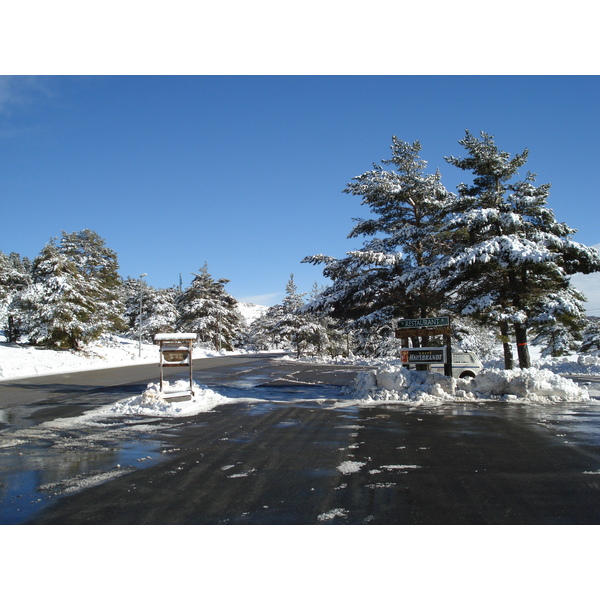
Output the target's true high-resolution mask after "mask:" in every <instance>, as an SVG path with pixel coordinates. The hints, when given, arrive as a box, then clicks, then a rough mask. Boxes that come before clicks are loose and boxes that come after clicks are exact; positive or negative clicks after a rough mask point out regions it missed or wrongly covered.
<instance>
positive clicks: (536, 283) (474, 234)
mask: <svg viewBox="0 0 600 600" xmlns="http://www.w3.org/2000/svg"><path fill="white" fill-rule="evenodd" d="M459 144H460V145H461V146H462V147H463V148H464V149H465V150H466V153H467V156H466V157H455V156H447V157H444V158H445V160H446V161H447V162H448V163H449V164H451V165H453V166H455V167H458V168H459V169H461V170H463V171H465V172H469V173H470V174H471V175H472V182H471V183H461V184H460V185H459V186H458V188H457V193H453V192H450V191H449V190H448V189H446V187H445V186H444V185H443V184H442V181H441V175H440V173H439V171H436V172H435V173H429V174H428V173H426V172H425V169H426V166H427V162H426V161H424V160H422V159H421V157H420V154H419V153H420V151H421V144H420V143H419V142H418V141H415V142H413V143H407V142H405V141H402V140H400V139H398V138H396V137H393V138H392V146H391V153H392V156H391V158H390V159H387V160H384V161H382V165H377V164H374V165H373V169H372V170H370V171H367V172H365V173H363V174H362V175H360V176H358V177H355V178H354V179H353V180H352V181H351V182H350V183H349V184H348V185H347V187H346V188H345V189H344V192H346V193H348V194H351V195H354V196H359V197H361V198H362V204H363V205H366V206H368V207H369V209H370V211H371V212H372V213H373V218H371V219H357V220H356V225H355V226H354V228H353V229H352V230H351V232H350V234H349V236H348V237H349V238H359V237H360V238H364V239H365V241H364V244H363V246H362V247H361V248H360V249H359V250H355V251H352V252H348V253H347V255H346V257H344V258H341V259H336V258H333V257H330V256H324V255H315V256H308V257H306V258H305V259H304V262H307V263H312V264H316V265H323V274H324V275H325V276H326V277H328V278H330V279H331V280H332V281H333V283H332V285H331V286H329V287H328V288H327V289H326V290H325V291H324V292H323V293H322V294H321V295H320V296H319V298H317V299H316V300H314V301H313V302H312V303H311V304H310V306H309V309H311V310H314V311H317V312H321V313H325V314H328V315H330V316H332V317H334V318H337V319H339V320H340V322H341V323H343V325H344V327H345V328H347V329H352V330H354V332H355V333H356V334H357V335H358V336H359V337H362V338H366V339H365V341H363V342H362V344H363V346H365V347H366V344H368V343H370V344H373V340H374V339H376V337H377V333H378V335H379V338H380V340H381V344H385V343H390V342H389V338H390V335H391V332H393V330H394V321H395V319H398V318H424V317H432V316H450V317H452V318H453V320H456V319H459V321H457V322H464V321H461V320H462V319H464V318H465V317H469V318H470V319H471V320H474V321H475V322H478V323H479V324H480V325H483V326H485V328H487V329H493V330H494V331H496V332H497V336H498V339H499V340H500V341H501V342H502V344H503V349H504V364H505V368H507V369H510V368H512V367H513V366H515V361H514V358H513V355H514V349H515V347H516V351H517V357H518V366H519V367H521V368H526V367H529V366H530V356H529V350H528V346H529V343H530V341H529V340H530V337H531V336H532V335H533V340H532V341H533V343H536V344H543V345H544V346H545V351H544V352H545V354H546V355H552V356H560V355H563V354H566V353H568V352H570V351H572V350H576V349H578V348H580V347H581V345H582V342H583V348H585V349H590V348H593V344H594V342H593V340H594V339H597V334H596V337H594V334H593V330H594V328H595V327H596V325H595V324H591V325H590V322H589V320H588V319H587V318H586V316H585V311H584V307H583V302H585V297H584V296H583V295H582V294H581V293H580V292H579V291H578V290H576V289H575V288H573V286H572V285H571V283H570V276H571V275H573V274H575V273H592V272H595V271H599V270H600V256H599V254H598V252H597V251H596V250H595V249H594V248H590V247H587V246H585V245H583V244H579V243H577V242H575V241H573V240H572V236H573V234H574V233H575V232H576V230H574V229H572V228H570V227H568V226H567V225H566V224H564V223H559V222H557V221H556V219H555V217H554V213H553V211H552V210H551V209H549V208H548V206H547V200H548V197H549V194H550V184H542V185H537V184H536V175H535V174H533V173H530V172H527V174H526V175H525V176H524V177H523V178H522V179H518V170H519V169H520V168H521V167H523V166H524V165H525V164H526V162H527V158H528V150H527V149H525V150H524V151H523V152H522V153H521V154H517V155H515V156H511V155H510V154H509V153H508V152H505V151H502V150H500V149H499V148H498V147H497V146H496V143H495V141H494V137H493V136H491V135H489V134H486V133H484V132H481V134H480V137H476V136H474V135H472V134H471V133H470V132H469V131H466V134H465V137H464V138H463V139H461V140H459ZM383 165H385V166H389V167H390V168H387V169H386V168H384V166H383ZM586 328H587V331H586ZM590 328H591V329H590ZM365 332H370V333H371V335H369V336H365ZM584 332H585V335H586V337H585V340H584V339H583V336H584ZM374 333H375V335H373V334H374ZM454 333H455V334H457V331H455V332H454ZM455 337H456V336H455ZM406 343H409V344H412V345H413V346H427V345H430V344H431V343H432V340H430V339H428V338H427V337H426V336H424V337H421V338H419V337H417V338H413V339H411V340H406V341H404V344H406ZM596 343H597V342H596ZM376 345H377V344H376Z"/></svg>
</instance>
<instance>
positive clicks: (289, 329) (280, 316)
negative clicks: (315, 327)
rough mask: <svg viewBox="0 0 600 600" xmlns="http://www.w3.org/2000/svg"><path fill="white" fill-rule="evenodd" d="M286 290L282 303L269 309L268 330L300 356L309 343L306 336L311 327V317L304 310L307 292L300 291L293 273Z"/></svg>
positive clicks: (273, 336) (272, 336)
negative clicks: (270, 322) (270, 321)
mask: <svg viewBox="0 0 600 600" xmlns="http://www.w3.org/2000/svg"><path fill="white" fill-rule="evenodd" d="M285 292H286V295H285V297H284V298H283V300H282V302H281V305H276V306H274V307H271V308H272V309H273V310H271V311H269V312H270V314H269V317H270V318H271V319H272V324H271V327H270V328H269V330H268V332H269V335H270V336H271V338H272V339H275V340H277V341H278V343H284V344H286V345H288V347H290V348H292V347H293V348H295V350H296V354H297V356H300V354H301V352H302V350H303V349H304V347H305V346H306V345H307V340H306V337H307V336H308V335H310V333H311V329H310V328H307V327H308V324H309V319H308V317H307V316H306V314H304V313H303V312H302V308H303V307H304V295H305V294H301V293H299V292H298V288H297V286H296V282H295V281H294V275H293V273H292V275H290V278H289V280H288V282H287V284H286V286H285Z"/></svg>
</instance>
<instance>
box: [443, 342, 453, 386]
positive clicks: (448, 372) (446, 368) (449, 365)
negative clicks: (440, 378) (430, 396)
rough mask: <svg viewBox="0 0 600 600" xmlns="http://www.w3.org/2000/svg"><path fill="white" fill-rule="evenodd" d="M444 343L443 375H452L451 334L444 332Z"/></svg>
mask: <svg viewBox="0 0 600 600" xmlns="http://www.w3.org/2000/svg"><path fill="white" fill-rule="evenodd" d="M444 345H445V346H446V362H445V364H444V375H446V376H447V377H452V336H451V335H450V334H449V333H447V334H444Z"/></svg>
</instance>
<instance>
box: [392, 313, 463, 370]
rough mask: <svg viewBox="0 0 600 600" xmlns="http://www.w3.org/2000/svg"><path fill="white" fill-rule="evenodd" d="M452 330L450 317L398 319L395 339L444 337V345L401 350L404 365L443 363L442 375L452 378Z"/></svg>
mask: <svg viewBox="0 0 600 600" xmlns="http://www.w3.org/2000/svg"><path fill="white" fill-rule="evenodd" d="M451 333H452V328H451V326H450V317H429V318H423V319H399V320H398V323H397V329H396V337H397V338H403V339H407V338H411V337H430V336H433V335H442V336H444V345H443V346H440V347H435V348H430V347H426V348H401V349H400V356H401V358H402V362H403V363H404V364H417V365H424V364H425V365H428V364H439V363H444V375H447V376H449V377H451V376H452V342H451Z"/></svg>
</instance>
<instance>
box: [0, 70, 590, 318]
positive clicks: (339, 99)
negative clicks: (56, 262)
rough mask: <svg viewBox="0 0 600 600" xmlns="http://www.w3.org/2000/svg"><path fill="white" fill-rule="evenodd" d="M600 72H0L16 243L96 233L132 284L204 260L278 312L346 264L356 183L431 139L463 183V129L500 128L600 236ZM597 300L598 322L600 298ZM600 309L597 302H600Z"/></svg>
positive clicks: (565, 206) (561, 205)
mask: <svg viewBox="0 0 600 600" xmlns="http://www.w3.org/2000/svg"><path fill="white" fill-rule="evenodd" d="M599 92H600V77H598V76H542V75H539V76H536V75H522V76H494V75H489V76H455V75H447V76H444V75H441V76H436V75H432V76H425V75H418V76H408V75H398V76H376V75H369V76H326V75H323V76H299V75H289V76H252V75H241V76H237V75H231V76H226V75H222V76H221V75H218V76H203V75H198V76H175V75H172V76H125V75H124V76H41V77H36V76H26V77H22V76H15V77H3V78H0V202H1V206H2V232H1V234H0V250H1V251H3V252H5V253H10V252H18V253H19V254H21V255H22V256H28V257H30V258H34V257H35V256H36V255H37V254H38V253H39V252H40V250H41V249H42V247H43V246H44V244H45V243H46V242H47V241H48V240H49V239H50V238H51V237H54V236H59V235H60V233H61V231H63V230H64V231H67V232H71V231H79V230H81V229H84V228H89V229H93V230H94V231H96V232H97V233H98V234H99V235H101V236H102V237H103V238H104V239H105V240H106V243H107V245H108V246H109V247H110V248H112V249H113V250H114V251H116V252H117V254H118V258H119V265H120V273H121V275H122V276H124V277H126V276H132V277H137V276H139V275H140V274H141V273H147V274H148V276H147V281H148V283H149V284H151V285H153V286H156V287H168V286H171V285H177V284H178V283H179V276H180V274H181V276H182V279H183V283H184V286H185V285H187V284H189V282H190V281H191V279H192V275H191V273H192V272H197V271H198V269H200V268H201V267H202V265H203V264H204V263H205V262H206V263H207V264H208V270H209V272H210V273H211V274H212V275H213V276H214V277H216V278H221V277H224V278H227V279H229V280H230V283H229V284H228V285H227V290H228V291H229V292H230V293H231V294H232V295H233V296H235V297H236V298H238V299H239V300H248V301H255V302H258V303H261V304H273V303H275V302H278V301H280V300H281V298H282V297H283V295H284V293H285V286H286V283H287V281H288V279H289V277H290V274H292V273H293V274H294V278H295V281H296V283H297V285H298V288H299V291H301V292H310V289H311V288H312V286H313V283H314V282H317V283H319V284H324V283H326V280H324V279H323V278H322V277H321V271H320V269H319V268H318V267H314V266H311V265H306V264H301V260H302V259H303V257H305V256H306V255H311V254H318V253H323V254H329V255H332V256H336V257H342V256H343V255H344V253H345V252H347V251H349V250H352V249H354V248H356V247H359V246H360V243H361V241H360V240H354V239H353V240H348V239H347V235H348V233H349V231H350V230H351V228H352V226H353V222H352V219H353V218H355V217H364V216H367V214H368V213H367V212H366V211H365V209H364V207H362V206H361V205H360V199H359V198H357V197H354V196H350V195H348V194H344V193H343V192H342V190H343V189H344V187H345V186H346V184H347V183H348V182H350V181H351V180H352V178H353V177H355V176H357V175H359V174H361V173H363V172H364V171H366V170H368V169H370V168H371V166H372V163H374V162H380V161H381V160H382V159H385V158H388V157H389V155H390V151H389V147H390V144H391V138H392V136H393V135H395V136H397V137H399V138H400V139H403V140H406V141H409V142H412V141H414V140H419V141H420V142H421V144H422V146H423V149H422V153H421V156H422V158H423V159H425V160H427V161H428V171H434V170H435V169H436V168H439V169H440V171H441V173H442V181H443V182H444V183H445V185H446V186H447V187H448V188H449V189H451V190H453V191H454V190H455V189H456V185H457V184H458V183H460V182H461V181H469V180H470V179H469V175H468V174H467V173H464V172H462V171H459V170H458V169H456V168H455V167H452V166H451V165H448V164H447V163H446V162H445V161H444V159H443V157H444V156H447V155H450V154H453V155H464V152H463V148H462V147H461V146H460V145H459V144H458V140H459V139H460V138H462V137H463V135H464V132H465V130H467V129H468V130H470V131H471V132H472V133H475V134H477V133H479V132H480V131H485V132H487V133H490V134H492V135H494V136H495V139H496V143H497V145H498V146H499V147H500V148H501V149H503V150H507V151H508V152H510V153H512V154H514V153H516V152H521V151H522V150H523V149H524V148H528V149H529V161H528V164H527V165H526V167H525V169H524V170H523V172H522V173H521V174H522V175H525V172H526V171H527V170H530V171H532V172H535V173H537V175H538V178H537V182H538V183H545V182H549V183H551V184H552V189H551V195H550V199H549V206H550V207H551V208H552V209H553V210H554V211H555V214H556V216H557V218H558V220H560V221H565V222H566V223H567V224H568V225H570V226H571V227H574V228H576V229H577V230H578V233H577V234H576V235H575V238H574V239H575V240H576V241H579V242H581V243H584V244H587V245H595V244H598V243H600V228H599V213H598V200H597V190H598V189H600V174H599V173H600V169H598V164H599V163H600V152H599V150H598V139H599V137H600V136H599V134H600V125H599V120H598V106H599V104H598V100H599V98H600V93H599ZM594 302H596V304H593V302H592V303H591V304H590V305H589V308H591V309H598V310H591V311H590V312H592V314H600V297H599V299H598V300H596V299H595V298H594ZM592 304H593V306H592Z"/></svg>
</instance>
